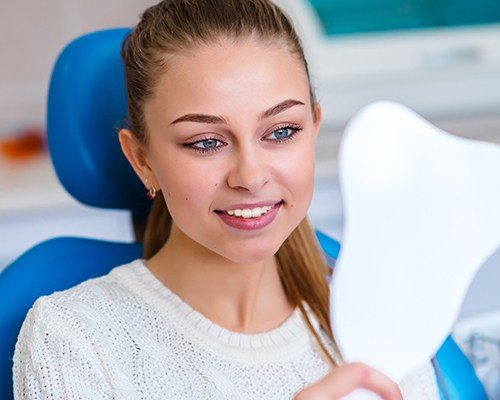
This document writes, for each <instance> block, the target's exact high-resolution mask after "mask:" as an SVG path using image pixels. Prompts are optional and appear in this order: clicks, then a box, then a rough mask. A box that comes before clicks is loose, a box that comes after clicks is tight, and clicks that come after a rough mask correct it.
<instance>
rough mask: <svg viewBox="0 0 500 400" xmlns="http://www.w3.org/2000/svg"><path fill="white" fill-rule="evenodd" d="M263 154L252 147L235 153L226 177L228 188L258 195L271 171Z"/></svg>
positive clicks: (268, 178)
mask: <svg viewBox="0 0 500 400" xmlns="http://www.w3.org/2000/svg"><path fill="white" fill-rule="evenodd" d="M263 153H264V151H263V150H259V149H257V148H256V147H252V146H247V147H246V148H245V149H240V150H239V151H235V152H234V154H233V163H232V166H231V168H230V171H229V174H228V176H227V184H228V186H229V187H230V188H233V189H237V190H242V191H248V192H250V193H258V191H259V190H260V189H261V188H262V187H263V186H264V185H265V184H266V183H267V182H268V181H269V180H270V178H271V169H270V166H269V165H268V162H267V160H266V157H265V154H263Z"/></svg>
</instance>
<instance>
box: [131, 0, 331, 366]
mask: <svg viewBox="0 0 500 400" xmlns="http://www.w3.org/2000/svg"><path fill="white" fill-rule="evenodd" d="M250 36H256V37H257V38H258V39H260V40H262V41H266V42H273V43H275V42H278V44H279V45H282V46H285V48H287V49H288V50H289V51H290V52H291V53H292V54H294V55H295V56H296V57H297V58H298V59H299V61H300V62H301V63H302V64H303V65H304V68H305V72H306V74H307V78H308V81H309V89H310V96H311V105H312V106H313V109H312V112H313V117H314V118H316V115H315V110H314V105H315V104H316V100H315V96H314V93H313V90H312V86H311V82H310V76H309V70H308V65H307V61H306V59H305V56H304V51H303V49H302V45H301V43H300V40H299V38H298V36H297V34H296V32H295V30H294V28H293V25H292V23H291V21H290V20H289V18H288V17H287V16H286V15H285V14H284V13H283V11H282V10H281V9H280V8H279V7H277V6H276V5H275V4H273V3H271V2H270V1H268V0H163V1H161V2H160V3H158V4H156V5H154V6H152V7H150V8H148V9H146V10H145V11H144V13H143V14H142V16H141V20H140V22H139V23H138V24H137V26H136V27H135V29H134V30H133V31H132V32H131V34H130V35H129V36H128V37H127V38H126V40H125V41H124V43H123V47H122V58H123V60H124V63H125V73H126V84H127V96H128V119H129V120H128V124H129V128H130V129H131V131H132V132H133V133H134V135H135V136H136V138H137V139H138V141H139V142H140V143H142V144H144V145H146V144H147V142H148V136H147V129H146V123H145V117H144V104H145V102H146V101H147V100H148V99H149V98H150V97H151V95H152V94H153V92H154V89H155V87H156V84H157V82H158V79H159V77H160V76H161V74H162V73H165V71H167V67H168V55H170V54H175V53H176V52H181V51H185V50H186V49H192V48H194V47H196V46H199V45H201V44H210V43H212V42H214V41H216V40H217V39H220V38H234V39H237V38H241V37H250ZM171 226H172V218H171V216H170V213H169V211H168V209H167V206H166V203H165V199H164V197H163V194H162V193H161V192H159V193H158V194H157V196H156V198H155V199H154V201H153V204H152V208H151V211H150V213H149V216H148V220H147V223H146V229H145V234H144V241H143V242H144V250H143V257H144V258H146V259H147V258H150V257H151V256H153V255H154V254H155V253H156V252H157V251H158V250H160V248H161V247H162V246H163V245H164V244H165V243H166V241H167V240H168V237H169V234H170V229H171ZM276 259H277V262H278V266H279V267H278V268H279V269H278V272H279V276H280V279H281V282H282V284H283V287H284V290H285V293H286V296H287V298H288V300H289V302H290V303H291V304H293V305H294V306H297V307H298V308H299V310H300V311H301V313H302V315H303V316H304V319H305V321H306V323H307V325H308V328H309V330H310V331H311V333H312V334H313V336H314V337H315V339H316V341H317V343H318V345H319V346H320V348H321V350H322V352H323V354H324V356H325V357H326V359H327V360H328V361H329V363H330V365H331V366H332V368H333V367H334V366H335V365H336V361H335V359H334V358H335V357H339V352H338V349H337V346H336V344H335V340H334V338H333V333H332V329H331V326H330V315H329V286H328V283H327V277H328V276H330V275H331V270H330V268H329V267H328V265H327V263H326V260H325V257H324V255H323V253H322V251H321V248H320V246H319V244H318V241H317V239H316V235H315V233H314V230H313V228H312V226H311V224H310V222H309V219H308V217H307V216H306V217H305V218H304V219H303V220H302V221H301V222H300V224H299V225H298V226H297V227H296V228H295V230H294V231H293V232H292V233H291V235H290V236H289V237H288V238H287V239H286V240H285V242H284V243H283V244H282V245H281V247H280V249H279V250H278V252H277V253H276ZM303 302H305V303H306V304H307V305H308V306H309V308H310V309H311V311H312V313H313V314H314V315H315V317H316V318H317V320H318V322H319V324H320V327H321V329H323V331H324V332H325V333H326V334H327V336H328V337H329V339H330V340H331V342H332V343H333V348H334V355H332V354H330V353H329V352H328V351H327V349H326V347H325V345H324V344H323V342H322V340H321V337H320V335H319V333H318V332H316V330H315V328H314V327H313V325H312V324H311V321H310V320H309V317H308V315H307V312H306V310H305V309H304V306H303Z"/></svg>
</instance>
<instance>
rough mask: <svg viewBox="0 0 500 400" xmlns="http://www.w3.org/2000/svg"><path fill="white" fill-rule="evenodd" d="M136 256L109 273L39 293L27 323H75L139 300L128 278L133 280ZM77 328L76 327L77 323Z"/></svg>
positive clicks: (104, 314)
mask: <svg viewBox="0 0 500 400" xmlns="http://www.w3.org/2000/svg"><path fill="white" fill-rule="evenodd" d="M136 263H137V260H134V261H132V262H130V263H127V264H122V265H119V266H117V267H114V268H113V269H112V270H111V271H110V272H109V273H108V274H106V275H104V276H100V277H97V278H91V279H88V280H86V281H84V282H81V283H79V284H78V285H75V286H73V287H71V288H69V289H66V290H61V291H57V292H54V293H52V294H50V295H47V296H41V297H39V298H38V299H37V300H36V301H35V303H34V304H33V305H32V307H31V308H30V310H29V311H28V314H27V316H26V320H25V323H29V322H31V323H33V324H36V325H37V326H38V327H39V328H42V327H47V326H48V325H49V324H51V325H53V324H55V323H64V324H66V325H68V326H73V327H74V324H75V323H76V320H77V319H78V320H79V323H82V322H84V321H85V320H91V321H94V322H95V321H96V319H99V318H100V317H109V316H110V314H109V313H110V312H111V311H113V312H118V311H119V310H120V308H122V307H125V306H126V305H127V304H129V303H134V302H137V301H138V299H137V298H136V294H135V292H134V291H133V290H131V288H130V285H128V284H127V283H128V281H133V280H134V268H135V267H136ZM74 328H75V327H74Z"/></svg>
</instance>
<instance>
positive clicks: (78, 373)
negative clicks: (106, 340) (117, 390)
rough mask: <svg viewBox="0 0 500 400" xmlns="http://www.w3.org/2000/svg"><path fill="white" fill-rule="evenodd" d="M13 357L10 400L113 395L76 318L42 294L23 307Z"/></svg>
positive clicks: (110, 396)
mask: <svg viewBox="0 0 500 400" xmlns="http://www.w3.org/2000/svg"><path fill="white" fill-rule="evenodd" d="M13 361H14V366H13V381H14V387H13V389H14V399H15V400H21V399H22V400H35V399H36V400H39V399H40V400H41V399H43V400H55V399H111V398H113V393H112V389H111V386H110V385H109V383H108V379H107V375H106V373H105V370H104V368H103V366H102V363H101V361H100V359H99V356H98V354H97V352H96V351H95V349H94V348H93V346H92V343H91V340H90V338H89V335H88V334H86V332H85V329H84V328H83V324H82V322H81V321H78V319H76V318H75V317H74V314H73V313H71V311H70V310H68V309H67V308H64V307H62V306H60V305H57V304H56V303H54V302H52V301H51V300H50V299H49V298H48V297H47V296H44V297H41V298H39V299H38V300H37V301H36V302H35V304H34V305H33V307H32V308H31V309H30V310H29V312H28V314H27V316H26V318H25V320H24V322H23V325H22V327H21V331H20V333H19V336H18V339H17V343H16V347H15V352H14V359H13Z"/></svg>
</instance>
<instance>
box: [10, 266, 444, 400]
mask: <svg viewBox="0 0 500 400" xmlns="http://www.w3.org/2000/svg"><path fill="white" fill-rule="evenodd" d="M308 312H309V314H310V315H311V320H312V323H313V325H314V326H315V327H316V328H318V327H319V324H318V322H317V320H316V319H315V318H314V316H313V315H312V313H311V312H310V310H309V309H308ZM320 334H321V335H322V337H323V340H324V341H325V342H327V343H326V344H327V347H328V349H329V351H332V347H331V345H330V343H329V341H328V339H327V336H326V335H325V334H324V332H323V331H322V330H321V331H320ZM328 370H329V367H328V364H327V362H326V360H324V358H323V356H322V355H321V352H320V350H319V347H318V346H317V344H316V342H315V341H314V339H313V338H312V335H311V334H310V333H309V331H308V329H307V327H306V325H305V323H304V321H303V319H302V316H301V314H300V311H299V310H298V308H297V309H296V310H295V312H294V313H293V314H292V316H291V317H290V318H288V319H287V320H286V321H285V322H283V323H282V324H281V325H280V326H278V327H276V328H274V329H273V330H271V331H268V332H264V333H259V334H240V333H235V332H230V331H228V330H227V329H224V328H222V327H221V326H219V325H216V324H214V323H212V322H211V321H210V320H208V319H207V318H206V317H204V316H203V315H202V314H201V313H199V312H197V311H195V310H193V309H192V308H191V307H190V306H189V305H188V304H187V303H185V302H183V301H182V300H181V299H180V298H179V297H178V296H177V295H176V294H175V293H173V292H172V291H170V290H169V289H168V288H167V287H166V286H165V285H164V284H163V283H161V281H159V280H158V279H157V278H156V277H155V276H154V275H153V274H152V273H151V271H150V270H149V269H148V268H147V267H146V266H145V265H144V263H143V262H142V261H141V260H140V259H138V260H135V261H133V262H131V263H129V264H124V265H121V266H119V267H116V268H114V269H113V270H111V271H110V273H109V274H107V275H105V276H103V277H99V278H95V279H90V280H88V281H86V282H83V283H81V284H79V285H77V286H75V287H73V288H71V289H69V290H65V291H61V292H56V293H54V294H52V295H50V296H43V297H41V298H39V299H38V300H37V301H36V302H35V304H34V305H33V307H32V308H31V309H30V311H29V312H28V315H27V317H26V319H25V321H24V323H23V326H22V328H21V332H20V334H19V337H18V341H17V344H16V350H15V354H14V369H13V373H14V397H15V399H51V400H55V399H129V400H130V399H162V400H163V399H259V400H262V399H291V398H292V397H293V395H294V394H295V393H296V392H298V391H299V390H300V389H301V388H303V387H304V386H306V385H308V384H309V383H312V382H315V381H317V380H319V379H320V378H321V377H323V376H324V375H325V374H327V372H328ZM435 382H436V381H435V376H434V372H433V369H432V366H431V365H430V363H428V364H426V365H425V366H424V367H422V368H420V369H419V370H417V371H416V372H415V373H413V374H411V375H409V376H408V377H407V378H406V379H405V380H404V381H403V382H401V383H400V387H401V389H402V392H403V394H404V398H405V399H419V400H422V399H438V398H439V396H438V394H437V387H436V383H435Z"/></svg>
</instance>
